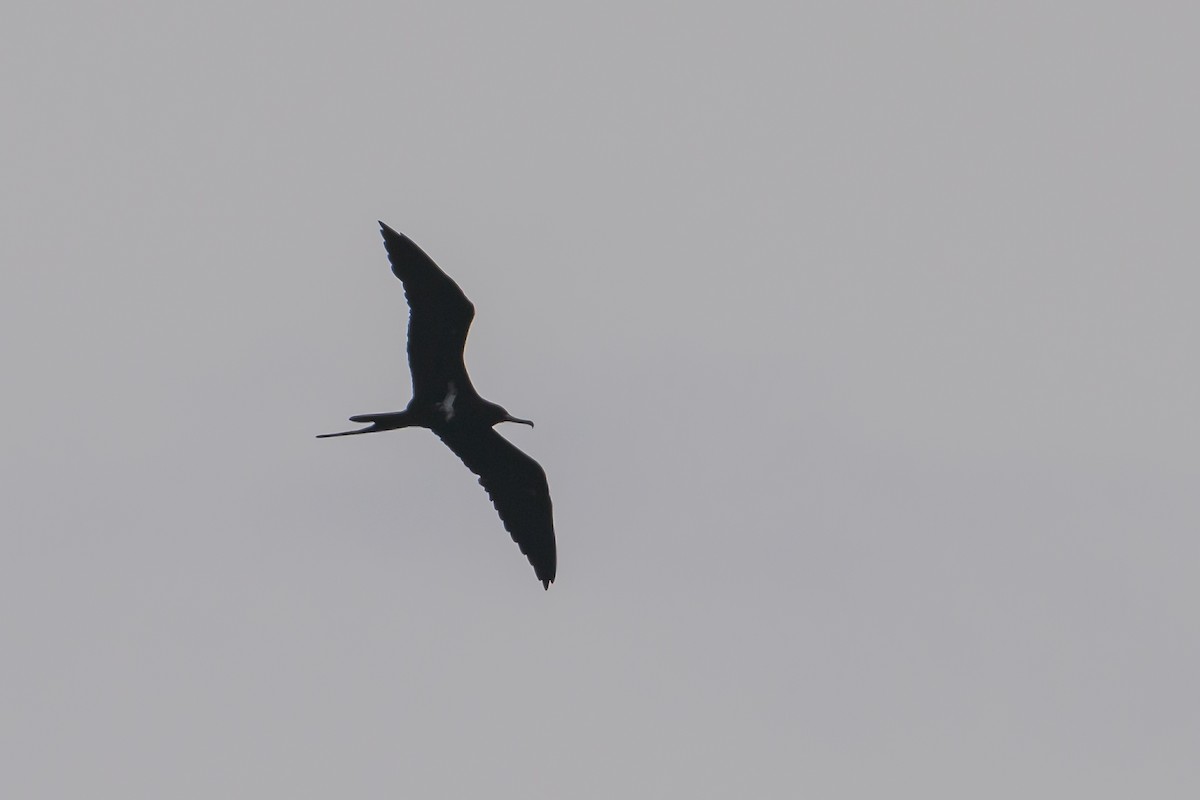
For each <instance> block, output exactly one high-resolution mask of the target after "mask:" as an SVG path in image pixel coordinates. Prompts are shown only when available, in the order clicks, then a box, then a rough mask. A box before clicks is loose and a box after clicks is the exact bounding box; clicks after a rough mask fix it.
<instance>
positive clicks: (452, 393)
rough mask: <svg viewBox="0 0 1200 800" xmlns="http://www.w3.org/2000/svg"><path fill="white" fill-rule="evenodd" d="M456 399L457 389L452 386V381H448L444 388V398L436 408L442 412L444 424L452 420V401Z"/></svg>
mask: <svg viewBox="0 0 1200 800" xmlns="http://www.w3.org/2000/svg"><path fill="white" fill-rule="evenodd" d="M456 399H458V387H456V386H455V385H454V381H450V383H449V385H448V386H447V387H446V397H445V398H443V400H442V402H440V403H438V404H437V406H436V408H437V409H438V410H439V411H441V412H442V415H443V416H445V417H446V422H449V421H450V420H452V419H454V401H455V400H456Z"/></svg>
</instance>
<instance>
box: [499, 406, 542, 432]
mask: <svg viewBox="0 0 1200 800" xmlns="http://www.w3.org/2000/svg"><path fill="white" fill-rule="evenodd" d="M488 405H489V406H490V407H489V408H488V419H490V420H491V424H492V425H496V424H498V423H501V422H519V423H521V424H522V425H528V426H529V427H531V428H532V427H533V421H532V420H528V419H520V418H519V417H514V416H513V415H512V414H510V413H508V410H507V409H505V408H504V407H503V406H498V405H496V404H495V403H489V404H488Z"/></svg>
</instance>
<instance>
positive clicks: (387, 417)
mask: <svg viewBox="0 0 1200 800" xmlns="http://www.w3.org/2000/svg"><path fill="white" fill-rule="evenodd" d="M350 421H351V422H369V423H371V424H370V425H368V426H367V427H365V428H359V429H358V430H356V431H341V432H340V433H320V434H317V438H318V439H328V438H330V437H333V436H354V435H356V434H359V433H376V432H378V431H392V430H395V429H396V428H407V427H409V426H410V425H412V422H411V421H410V420H409V418H408V412H407V411H388V412H385V413H383V414H358V415H356V416H353V417H351V418H350Z"/></svg>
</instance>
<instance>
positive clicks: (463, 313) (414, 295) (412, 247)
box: [379, 222, 475, 403]
mask: <svg viewBox="0 0 1200 800" xmlns="http://www.w3.org/2000/svg"><path fill="white" fill-rule="evenodd" d="M379 228H380V231H381V232H382V234H383V246H384V247H385V248H387V254H388V260H389V261H391V262H392V272H393V273H395V275H396V277H397V278H399V279H400V280H401V282H402V283H403V284H404V296H405V297H406V298H408V307H409V315H408V366H409V370H410V371H411V372H412V383H413V398H414V399H415V400H416V401H417V402H418V403H431V402H437V401H438V400H440V399H441V398H442V397H443V396H444V395H445V393H446V387H447V386H448V385H449V383H450V382H451V381H454V382H455V383H456V384H457V385H458V386H460V387H464V388H466V387H469V386H470V380H469V379H468V378H467V369H466V367H465V366H464V365H463V348H465V347H466V344H467V330H468V329H469V328H470V327H471V320H472V319H474V317H475V306H473V305H471V301H470V300H468V299H467V296H466V295H465V294H463V291H462V289H460V288H458V284H457V283H455V282H454V281H453V280H451V279H450V276H449V275H447V274H446V273H444V272H442V270H441V268H440V267H438V265H437V264H435V263H433V259H431V258H430V257H429V256H427V255H425V252H424V251H423V250H422V249H421V248H419V247H417V245H416V244H415V243H413V240H412V239H409V238H408V237H407V236H405V235H404V234H402V233H397V232H396V231H394V230H392V229H391V228H389V227H388V226H387V225H385V224H383V223H382V222H380V223H379Z"/></svg>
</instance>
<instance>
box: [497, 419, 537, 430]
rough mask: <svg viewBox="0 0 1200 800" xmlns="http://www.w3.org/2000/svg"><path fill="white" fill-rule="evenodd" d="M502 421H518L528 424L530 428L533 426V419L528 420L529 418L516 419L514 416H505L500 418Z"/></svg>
mask: <svg viewBox="0 0 1200 800" xmlns="http://www.w3.org/2000/svg"><path fill="white" fill-rule="evenodd" d="M502 422H519V423H520V424H522V425H528V426H529V427H531V428H532V427H533V420H530V419H517V418H516V417H512V416H508V417H505V418H504V419H503V420H502Z"/></svg>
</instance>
